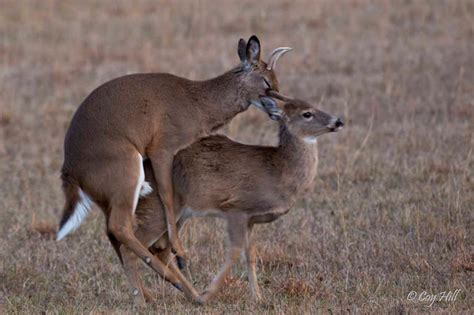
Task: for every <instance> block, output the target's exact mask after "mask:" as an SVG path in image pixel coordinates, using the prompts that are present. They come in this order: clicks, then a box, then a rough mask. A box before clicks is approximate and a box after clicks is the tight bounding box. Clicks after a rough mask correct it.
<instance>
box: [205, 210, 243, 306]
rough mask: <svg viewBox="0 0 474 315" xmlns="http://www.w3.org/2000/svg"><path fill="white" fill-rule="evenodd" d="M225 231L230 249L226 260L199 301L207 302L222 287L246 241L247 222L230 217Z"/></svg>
mask: <svg viewBox="0 0 474 315" xmlns="http://www.w3.org/2000/svg"><path fill="white" fill-rule="evenodd" d="M227 232H228V235H229V244H230V249H229V251H228V253H227V257H226V261H225V263H224V265H223V266H222V267H221V269H220V270H219V273H218V274H217V275H216V276H215V277H214V279H213V280H212V282H211V284H210V285H209V286H208V287H207V289H206V290H205V291H204V292H203V293H202V294H201V295H200V296H199V302H200V303H202V304H204V303H207V302H208V301H209V300H210V299H211V298H212V297H213V296H214V295H215V294H216V293H217V291H218V290H219V289H220V288H221V287H222V284H223V283H224V280H225V278H227V276H228V275H229V273H230V271H231V269H232V266H233V265H234V264H235V262H236V261H237V260H238V259H239V256H240V254H241V253H242V250H243V249H244V247H245V244H246V243H247V222H244V220H243V219H240V218H230V220H228V221H227Z"/></svg>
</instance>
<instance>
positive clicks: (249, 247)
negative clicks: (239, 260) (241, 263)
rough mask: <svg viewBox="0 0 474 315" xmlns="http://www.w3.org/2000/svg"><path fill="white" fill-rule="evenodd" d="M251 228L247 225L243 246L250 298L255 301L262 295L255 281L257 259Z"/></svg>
mask: <svg viewBox="0 0 474 315" xmlns="http://www.w3.org/2000/svg"><path fill="white" fill-rule="evenodd" d="M252 228H253V225H249V229H248V235H247V244H246V246H245V258H246V260H247V273H248V279H249V286H250V291H251V292H252V296H253V298H254V299H255V300H256V301H260V300H261V299H262V294H261V293H260V288H259V286H258V281H257V272H256V263H257V257H256V252H255V245H254V243H253V240H252Z"/></svg>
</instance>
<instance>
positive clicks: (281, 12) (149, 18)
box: [0, 0, 474, 314]
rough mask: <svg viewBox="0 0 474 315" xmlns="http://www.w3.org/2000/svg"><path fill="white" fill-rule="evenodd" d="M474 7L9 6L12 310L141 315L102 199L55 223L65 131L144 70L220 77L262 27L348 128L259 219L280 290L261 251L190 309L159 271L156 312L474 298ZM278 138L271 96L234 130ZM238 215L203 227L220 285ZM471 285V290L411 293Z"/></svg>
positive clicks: (423, 306)
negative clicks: (70, 228)
mask: <svg viewBox="0 0 474 315" xmlns="http://www.w3.org/2000/svg"><path fill="white" fill-rule="evenodd" d="M473 21H474V3H473V2H472V1H470V0H465V1H462V0H461V1H457V0H453V1H441V0H432V1H428V0H426V1H425V0H420V1H409V0H406V1H389V0H381V1H373V2H372V1H368V0H361V1H329V0H327V1H309V0H294V1H270V0H265V1H258V2H254V1H249V0H244V1H219V2H216V1H193V2H187V1H186V2H185V1H173V4H171V3H169V2H165V1H159V2H156V1H134V2H133V3H132V2H112V1H100V2H99V1H89V0H86V1H22V2H17V1H13V0H6V1H3V2H2V5H1V10H0V34H1V41H0V211H1V213H0V231H1V238H0V253H1V261H0V313H26V314H30V313H43V312H46V313H66V314H69V313H111V312H113V313H132V312H134V308H133V306H132V303H131V301H132V300H131V297H130V294H129V292H128V290H127V286H126V281H125V277H124V275H123V273H122V270H121V267H120V265H119V263H118V260H117V258H116V257H115V254H114V252H113V250H112V248H111V246H110V245H109V243H108V241H107V238H106V236H105V233H104V223H103V221H104V220H103V217H102V216H101V215H100V214H99V213H100V212H99V211H94V213H93V215H92V216H91V217H90V218H88V220H87V221H86V223H85V224H84V225H83V226H82V227H81V229H80V230H79V231H77V232H76V233H75V234H74V235H72V236H71V237H69V238H67V239H66V240H65V241H62V242H59V243H58V242H55V241H54V240H53V238H52V237H51V236H52V235H51V232H52V228H54V226H55V224H56V223H57V221H58V216H59V214H60V211H61V207H62V203H63V196H62V193H61V190H60V182H59V176H58V175H59V169H60V167H61V163H62V150H63V149H62V142H63V139H64V134H65V131H66V128H67V126H68V124H69V122H70V119H71V116H72V114H73V113H74V111H75V109H76V108H77V106H78V105H79V103H80V102H81V100H82V99H83V98H84V97H85V96H86V95H87V94H88V93H89V92H90V91H91V90H92V89H94V88H95V87H96V86H98V85H99V84H100V83H102V82H104V81H107V80H109V79H112V78H114V77H117V76H120V75H123V74H126V73H131V72H151V71H162V72H172V73H175V74H177V75H181V76H185V77H189V78H192V79H205V78H210V77H213V76H215V75H217V74H219V73H222V72H223V71H225V70H227V69H229V68H230V67H232V66H234V65H235V64H236V62H237V61H238V58H237V54H236V45H237V40H238V39H239V38H240V37H248V36H249V35H251V34H253V33H256V34H258V35H259V37H260V38H261V40H262V44H263V49H264V51H265V53H268V52H269V51H270V49H272V48H274V47H276V46H281V45H283V46H292V47H294V48H295V50H294V51H293V52H292V53H291V54H289V55H288V56H285V57H284V58H283V59H282V60H281V63H280V64H279V67H278V73H279V78H280V84H281V88H282V91H283V92H285V93H287V94H290V95H294V96H297V97H299V98H303V99H306V100H309V101H311V102H320V103H321V107H322V108H323V109H325V110H327V111H329V112H331V113H334V114H338V115H342V116H344V117H345V120H346V122H347V128H346V129H345V130H343V131H342V132H340V133H338V134H332V135H326V136H324V137H323V138H321V140H320V160H321V161H320V165H319V176H318V178H317V180H316V183H315V189H314V191H313V192H311V193H310V194H308V196H307V197H306V198H305V199H303V200H301V202H299V203H298V205H296V206H295V207H294V209H292V211H291V212H290V213H289V214H288V215H286V216H285V217H283V218H281V219H280V220H278V221H276V222H275V223H273V224H270V225H267V226H259V227H258V228H257V229H256V237H257V239H258V248H259V249H260V250H259V260H258V261H259V263H258V269H259V282H260V285H261V287H262V290H263V295H264V298H265V299H264V301H263V302H262V303H261V304H258V305H256V304H254V303H252V302H251V301H250V299H249V297H250V294H249V292H248V288H247V283H246V273H245V268H244V266H243V265H239V266H237V267H236V268H235V270H234V273H233V277H232V278H231V279H229V280H228V282H227V286H226V288H225V289H224V290H223V292H222V293H221V294H220V295H219V298H218V300H217V301H216V302H215V303H212V304H211V305H209V306H205V307H196V306H194V305H192V304H190V303H188V302H187V301H186V300H185V299H184V298H183V297H182V296H181V295H180V294H179V293H177V292H176V290H174V289H173V288H171V287H170V286H169V285H166V284H163V283H162V281H161V280H160V279H158V278H157V277H155V276H153V275H152V273H150V272H148V270H146V269H143V271H144V272H146V274H147V277H146V278H145V280H146V282H147V283H148V284H149V286H151V287H152V288H153V289H154V290H155V291H156V292H157V297H156V301H155V302H154V303H152V304H150V305H149V306H148V307H147V308H146V309H144V310H142V311H143V312H145V313H149V312H159V313H164V312H168V313H201V312H203V313H224V312H226V313H294V314H300V313H339V312H358V313H387V312H393V313H407V312H409V313H420V312H436V313H442V312H448V313H472V312H473V302H472V301H473V296H472V288H473V274H472V261H473V255H474V239H473V233H472V231H473V230H474V229H473V222H474V221H473V219H474V218H473V215H474V206H473V205H474V157H473V156H474V154H473V147H474V137H473V135H474V124H473V122H474V24H473ZM226 132H227V133H228V134H230V135H231V136H232V137H234V138H235V139H238V140H240V141H244V142H248V143H262V144H272V143H274V141H275V125H274V123H272V122H271V121H270V120H269V119H267V118H266V117H265V116H264V115H261V114H260V113H258V112H256V111H255V110H251V111H249V112H247V113H245V114H243V115H241V116H239V117H238V118H237V119H235V120H234V121H233V122H232V124H231V125H230V126H229V127H228V128H226ZM222 230H223V226H222V224H221V223H220V222H219V221H215V220H213V219H209V220H207V219H205V220H204V219H202V220H201V219H200V220H196V221H194V222H192V223H191V224H190V225H189V226H188V227H186V229H185V233H184V235H183V239H184V240H185V245H186V247H187V248H188V249H189V252H190V257H191V266H190V271H191V273H192V275H193V279H192V280H193V281H195V282H196V286H197V287H198V288H199V289H202V288H203V287H204V285H205V284H206V283H207V282H208V281H209V280H210V279H211V277H212V275H213V274H214V273H215V272H216V270H217V269H218V267H219V265H220V263H221V262H222V261H223V256H224V248H225V247H224V245H223V244H224V243H223V241H224V239H223V232H222ZM455 289H461V293H460V294H459V296H458V298H457V300H456V301H455V302H437V303H434V304H433V306H431V307H427V303H424V302H419V301H408V300H407V298H406V297H407V294H408V293H409V292H410V291H417V292H421V291H427V292H429V293H433V294H436V293H439V292H442V291H448V290H453V291H454V290H455Z"/></svg>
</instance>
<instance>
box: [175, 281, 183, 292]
mask: <svg viewBox="0 0 474 315" xmlns="http://www.w3.org/2000/svg"><path fill="white" fill-rule="evenodd" d="M173 287H175V288H176V289H178V290H179V291H181V292H184V291H183V286H182V285H181V284H180V283H173Z"/></svg>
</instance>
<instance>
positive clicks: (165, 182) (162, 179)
mask: <svg viewBox="0 0 474 315" xmlns="http://www.w3.org/2000/svg"><path fill="white" fill-rule="evenodd" d="M173 159H174V156H173V155H172V154H169V153H168V152H167V153H160V152H159V153H156V154H154V155H152V156H150V160H151V164H152V168H153V172H154V174H155V179H156V185H157V187H158V194H159V195H160V199H161V202H162V205H163V208H164V210H165V215H166V223H167V228H168V236H169V241H170V243H171V247H172V248H173V250H174V251H175V252H176V255H177V257H178V258H177V259H178V260H181V261H182V260H185V258H186V253H185V251H184V248H183V245H182V244H181V240H180V238H179V234H178V228H177V224H176V216H175V213H174V202H173V201H174V196H173V174H172V173H173Z"/></svg>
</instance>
